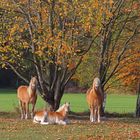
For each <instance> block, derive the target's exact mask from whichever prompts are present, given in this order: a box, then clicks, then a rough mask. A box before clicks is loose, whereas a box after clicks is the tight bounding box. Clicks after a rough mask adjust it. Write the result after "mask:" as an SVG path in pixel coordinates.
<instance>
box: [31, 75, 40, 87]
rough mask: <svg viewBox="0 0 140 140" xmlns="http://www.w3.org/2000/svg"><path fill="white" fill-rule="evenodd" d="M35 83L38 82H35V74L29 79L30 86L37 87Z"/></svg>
mask: <svg viewBox="0 0 140 140" xmlns="http://www.w3.org/2000/svg"><path fill="white" fill-rule="evenodd" d="M37 83H38V82H37V77H36V76H34V77H32V78H31V81H30V86H31V87H33V88H35V87H37Z"/></svg>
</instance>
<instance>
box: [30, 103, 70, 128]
mask: <svg viewBox="0 0 140 140" xmlns="http://www.w3.org/2000/svg"><path fill="white" fill-rule="evenodd" d="M69 111H70V103H65V104H63V105H62V106H61V107H60V108H59V109H58V110H57V111H55V112H53V111H47V110H44V111H37V112H36V113H35V116H34V118H33V122H34V123H40V124H46V125H47V124H63V125H66V124H67V123H68V112H69Z"/></svg>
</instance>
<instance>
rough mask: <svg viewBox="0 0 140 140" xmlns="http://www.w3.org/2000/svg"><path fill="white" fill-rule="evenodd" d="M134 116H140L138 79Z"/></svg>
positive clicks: (139, 84)
mask: <svg viewBox="0 0 140 140" xmlns="http://www.w3.org/2000/svg"><path fill="white" fill-rule="evenodd" d="M136 92H137V94H138V95H137V103H136V117H140V80H139V82H138V85H137V91H136Z"/></svg>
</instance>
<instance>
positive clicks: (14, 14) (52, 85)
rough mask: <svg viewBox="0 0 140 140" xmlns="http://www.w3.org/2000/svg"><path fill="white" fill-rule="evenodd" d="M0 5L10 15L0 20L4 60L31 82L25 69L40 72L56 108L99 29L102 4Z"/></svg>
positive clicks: (16, 1) (38, 0)
mask: <svg viewBox="0 0 140 140" xmlns="http://www.w3.org/2000/svg"><path fill="white" fill-rule="evenodd" d="M87 7H88V9H87ZM0 9H1V11H2V15H6V16H3V18H2V22H1V24H2V30H1V34H2V36H1V38H0V44H1V46H0V53H1V56H0V60H1V62H0V64H1V66H2V67H6V68H11V69H12V70H13V71H14V72H15V73H16V74H17V75H18V76H19V77H20V78H21V79H23V80H24V81H25V82H26V83H28V82H29V77H28V78H27V77H25V75H24V72H25V71H27V70H30V73H34V74H35V75H37V77H38V81H39V90H40V94H41V97H42V98H43V99H44V100H45V101H46V102H48V103H49V104H50V105H51V106H52V108H53V109H54V110H56V109H57V108H58V107H59V104H60V100H61V98H62V96H63V93H64V88H65V86H66V84H67V83H68V81H69V80H70V79H71V78H72V76H73V75H74V73H75V71H76V69H77V68H78V66H79V65H80V63H81V62H82V60H83V56H84V55H85V54H86V53H87V52H88V51H89V49H90V48H91V47H92V44H93V42H94V40H95V38H97V36H98V35H99V33H100V30H101V28H100V27H101V23H100V21H101V18H102V17H101V12H102V11H101V9H102V7H98V1H93V0H90V1H84V0H82V1H68V0H2V1H1V2H0ZM99 11H100V12H99ZM107 16H110V15H109V14H108V15H107ZM7 21H8V22H7ZM4 27H5V28H6V30H5V29H4Z"/></svg>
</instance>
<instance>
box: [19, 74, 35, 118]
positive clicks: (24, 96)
mask: <svg viewBox="0 0 140 140" xmlns="http://www.w3.org/2000/svg"><path fill="white" fill-rule="evenodd" d="M37 83H38V82H37V78H36V76H35V77H32V78H31V80H30V83H29V86H20V87H19V88H18V89H17V97H18V99H19V105H20V108H21V119H24V118H25V119H28V118H29V104H30V103H31V104H32V111H31V117H33V114H34V108H35V104H36V100H37V94H36V91H37Z"/></svg>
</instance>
